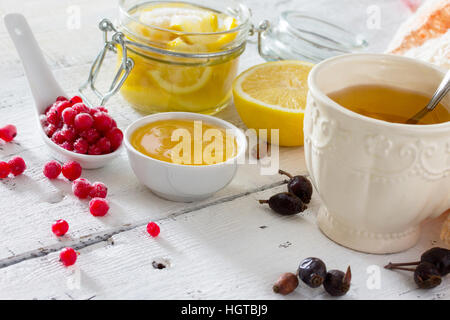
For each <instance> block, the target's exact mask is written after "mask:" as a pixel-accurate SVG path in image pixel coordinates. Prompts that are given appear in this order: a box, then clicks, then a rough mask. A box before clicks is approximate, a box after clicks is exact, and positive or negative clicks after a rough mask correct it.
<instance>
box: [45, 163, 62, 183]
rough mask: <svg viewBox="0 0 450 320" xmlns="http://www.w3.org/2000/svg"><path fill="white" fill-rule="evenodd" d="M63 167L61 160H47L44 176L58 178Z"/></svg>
mask: <svg viewBox="0 0 450 320" xmlns="http://www.w3.org/2000/svg"><path fill="white" fill-rule="evenodd" d="M61 169H62V168H61V165H60V164H59V162H57V161H55V160H52V161H50V162H47V163H46V164H45V166H44V176H46V177H47V178H49V179H56V178H58V176H59V175H60V173H61Z"/></svg>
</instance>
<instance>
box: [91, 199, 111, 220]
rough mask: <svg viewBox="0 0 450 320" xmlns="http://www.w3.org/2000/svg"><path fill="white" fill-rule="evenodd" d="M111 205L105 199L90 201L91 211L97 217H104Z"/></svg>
mask: <svg viewBox="0 0 450 320" xmlns="http://www.w3.org/2000/svg"><path fill="white" fill-rule="evenodd" d="M108 210H109V203H108V200H106V199H103V198H93V199H92V200H91V201H89V211H90V212H91V214H92V215H93V216H95V217H103V216H104V215H106V214H107V213H108Z"/></svg>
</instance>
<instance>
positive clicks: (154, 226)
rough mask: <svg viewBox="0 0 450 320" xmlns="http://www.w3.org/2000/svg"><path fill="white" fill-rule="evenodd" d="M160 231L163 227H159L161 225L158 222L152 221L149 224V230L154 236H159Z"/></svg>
mask: <svg viewBox="0 0 450 320" xmlns="http://www.w3.org/2000/svg"><path fill="white" fill-rule="evenodd" d="M160 231H161V229H160V228H159V226H158V225H157V224H156V223H154V222H150V223H149V224H147V232H148V234H149V235H151V236H152V237H157V236H158V235H159V233H160Z"/></svg>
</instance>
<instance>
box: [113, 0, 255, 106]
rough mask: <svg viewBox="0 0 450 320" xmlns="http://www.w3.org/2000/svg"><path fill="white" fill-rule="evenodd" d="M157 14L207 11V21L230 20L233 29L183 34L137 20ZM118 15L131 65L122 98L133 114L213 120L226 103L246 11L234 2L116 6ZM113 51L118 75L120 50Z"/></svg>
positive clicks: (127, 0)
mask: <svg viewBox="0 0 450 320" xmlns="http://www.w3.org/2000/svg"><path fill="white" fill-rule="evenodd" d="M172 5H173V7H172ZM149 8H150V9H149ZM155 8H159V9H161V8H162V9H166V8H174V10H206V11H205V16H206V17H207V18H211V19H214V17H216V19H217V17H218V16H219V15H222V17H223V18H224V19H226V18H228V17H230V18H228V19H229V20H228V21H231V24H230V25H229V26H228V29H227V30H224V31H217V32H184V31H174V30H173V28H172V29H165V28H163V27H161V26H155V25H150V24H146V23H144V22H142V20H143V19H140V17H141V16H142V15H145V14H146V12H147V14H148V12H151V11H150V10H154V9H155ZM180 8H181V9H180ZM119 12H120V16H119V27H118V31H119V32H121V33H122V34H123V35H124V42H125V45H126V55H127V58H128V59H131V60H132V61H133V63H134V66H133V68H132V70H131V72H130V73H129V75H128V77H127V79H126V80H125V81H124V82H123V84H122V86H121V88H120V93H121V94H122V96H123V97H124V98H125V100H126V101H127V102H129V103H130V104H131V105H132V106H133V107H134V108H135V109H138V110H139V111H141V112H143V113H155V112H166V111H187V112H197V113H204V114H214V113H216V112H218V111H220V110H221V109H223V108H225V107H226V106H227V105H228V104H229V103H230V101H231V85H232V81H233V79H234V77H235V76H236V74H237V69H238V61H239V56H240V55H241V54H242V52H243V51H244V49H245V44H246V40H247V36H248V34H249V29H250V12H249V10H248V9H247V7H245V6H243V5H242V4H240V3H239V2H236V1H190V2H189V4H188V3H181V2H179V1H163V2H158V1H141V0H120V2H119ZM208 12H210V13H211V16H208ZM158 19H162V18H161V17H158ZM230 19H232V20H230ZM206 21H207V20H206ZM207 22H208V21H207ZM215 23H218V22H217V21H216V22H215ZM117 46H118V47H117V53H118V54H117V57H118V60H117V61H118V66H119V69H120V66H121V65H122V64H123V61H124V54H123V53H124V50H123V48H120V44H118V45H117Z"/></svg>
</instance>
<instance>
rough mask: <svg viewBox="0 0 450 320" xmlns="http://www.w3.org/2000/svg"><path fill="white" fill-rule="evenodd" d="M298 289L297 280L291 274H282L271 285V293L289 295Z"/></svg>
mask: <svg viewBox="0 0 450 320" xmlns="http://www.w3.org/2000/svg"><path fill="white" fill-rule="evenodd" d="M297 287H298V278H297V276H296V275H295V274H293V273H291V272H286V273H283V274H282V275H281V276H280V278H278V280H277V282H275V284H274V285H273V288H272V289H273V292H275V293H279V294H283V295H286V294H289V293H291V292H293V291H294V290H295V289H296V288H297Z"/></svg>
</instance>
